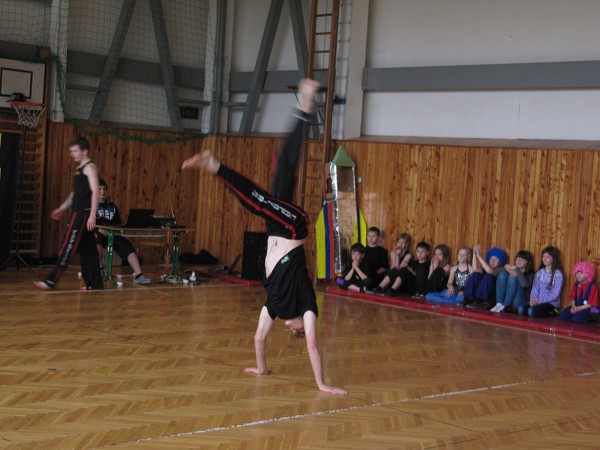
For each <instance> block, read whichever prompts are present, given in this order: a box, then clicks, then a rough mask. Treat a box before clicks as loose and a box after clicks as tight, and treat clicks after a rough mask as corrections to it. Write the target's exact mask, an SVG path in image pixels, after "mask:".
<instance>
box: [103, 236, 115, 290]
mask: <svg viewBox="0 0 600 450" xmlns="http://www.w3.org/2000/svg"><path fill="white" fill-rule="evenodd" d="M107 241H108V243H107V244H106V275H105V278H104V280H105V281H112V264H113V244H114V241H115V233H114V231H112V230H108V237H107Z"/></svg>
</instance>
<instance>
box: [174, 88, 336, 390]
mask: <svg viewBox="0 0 600 450" xmlns="http://www.w3.org/2000/svg"><path fill="white" fill-rule="evenodd" d="M318 87H319V84H318V83H317V82H316V81H314V80H303V81H301V82H300V84H299V86H298V90H299V102H300V111H297V114H295V116H296V117H297V118H298V121H297V123H296V125H295V127H294V129H293V131H292V133H291V134H290V135H289V136H288V138H287V140H286V142H285V144H284V146H283V148H282V149H281V152H280V154H279V158H278V161H277V167H276V169H275V175H274V177H273V183H272V193H269V192H267V191H265V190H264V189H263V188H261V187H259V186H257V185H256V184H255V183H254V182H252V181H251V180H249V179H247V178H245V177H244V176H242V175H240V174H239V173H237V172H235V171H233V170H232V169H230V168H229V167H227V166H225V165H224V164H221V163H220V162H219V161H217V160H216V159H215V158H214V156H213V155H212V154H211V153H210V151H205V152H203V153H199V154H197V155H195V156H193V157H191V158H190V159H188V160H186V161H185V162H184V163H183V167H182V168H183V169H191V168H201V169H204V170H206V171H208V172H210V173H213V174H216V175H217V176H218V177H219V178H220V179H221V181H223V182H224V183H225V185H226V186H227V187H228V188H229V189H230V190H231V191H232V192H233V193H234V194H235V195H236V196H237V197H238V199H239V200H240V202H241V203H242V205H243V206H244V207H245V208H246V209H248V210H249V211H250V212H252V213H253V214H256V215H258V216H260V217H263V218H264V219H265V222H266V228H267V235H268V243H267V256H266V259H265V275H266V276H265V279H264V280H263V286H264V287H265V289H266V291H267V301H266V303H265V306H263V308H262V310H261V313H260V317H259V320H258V327H257V329H256V333H255V335H254V346H255V350H256V364H257V367H249V368H247V369H245V370H246V372H251V373H255V374H258V375H267V374H268V373H269V369H268V368H267V359H266V338H267V336H268V334H269V332H270V331H271V327H272V326H273V322H274V320H275V318H276V317H279V318H280V319H283V320H284V321H285V324H286V325H287V326H288V328H289V329H290V330H291V331H292V332H293V333H294V334H295V335H305V337H306V345H307V348H308V355H309V358H310V362H311V365H312V369H313V373H314V376H315V380H316V382H317V386H318V387H319V389H320V390H321V391H325V392H330V393H333V394H346V393H347V392H346V391H345V390H343V389H340V388H336V387H333V386H328V385H327V384H325V380H324V377H323V366H322V362H321V354H320V352H319V344H318V339H317V314H318V308H317V302H316V296H315V291H314V288H313V285H312V283H311V281H310V278H309V277H308V271H307V270H306V260H305V256H304V246H303V244H304V239H305V238H306V236H307V235H308V218H307V215H306V213H305V212H304V211H303V210H302V209H301V208H300V207H298V206H296V205H294V204H292V203H291V201H292V199H293V193H294V185H295V182H296V167H297V165H298V159H299V153H300V147H301V144H302V139H303V136H304V125H305V124H306V123H307V122H309V120H310V113H311V112H312V110H313V108H314V95H315V93H316V91H317V89H318Z"/></svg>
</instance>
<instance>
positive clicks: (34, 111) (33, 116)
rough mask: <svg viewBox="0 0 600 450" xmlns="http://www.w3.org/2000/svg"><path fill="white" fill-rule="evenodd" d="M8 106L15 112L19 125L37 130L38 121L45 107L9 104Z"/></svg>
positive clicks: (20, 103) (39, 104) (35, 104)
mask: <svg viewBox="0 0 600 450" xmlns="http://www.w3.org/2000/svg"><path fill="white" fill-rule="evenodd" d="M10 106H11V107H12V109H14V110H15V111H16V112H17V116H18V118H19V125H23V126H26V127H27V128H31V129H32V130H33V129H35V128H37V124H38V120H39V119H40V117H41V116H42V114H44V111H46V105H44V104H43V103H32V102H10Z"/></svg>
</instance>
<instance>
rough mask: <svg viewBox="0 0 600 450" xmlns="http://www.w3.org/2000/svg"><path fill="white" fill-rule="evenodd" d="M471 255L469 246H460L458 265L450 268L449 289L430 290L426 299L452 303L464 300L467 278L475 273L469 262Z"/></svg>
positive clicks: (457, 257)
mask: <svg viewBox="0 0 600 450" xmlns="http://www.w3.org/2000/svg"><path fill="white" fill-rule="evenodd" d="M471 255H472V253H471V249H470V248H469V247H461V248H459V249H458V253H457V255H456V259H457V262H456V265H454V266H452V267H451V268H450V276H449V277H448V284H447V289H446V290H444V291H443V292H430V293H429V294H427V295H426V296H425V299H426V300H429V301H432V302H438V303H451V304H457V303H459V302H460V301H462V299H463V294H464V293H463V291H464V288H465V286H466V284H467V280H468V279H469V276H470V274H472V273H473V266H472V265H471V264H470V263H469V261H470V260H471Z"/></svg>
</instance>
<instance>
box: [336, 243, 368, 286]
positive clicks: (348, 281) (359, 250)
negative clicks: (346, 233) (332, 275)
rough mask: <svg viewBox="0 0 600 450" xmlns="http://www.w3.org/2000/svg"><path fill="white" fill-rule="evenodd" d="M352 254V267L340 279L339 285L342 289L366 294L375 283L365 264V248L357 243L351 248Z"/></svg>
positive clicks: (338, 280) (338, 279)
mask: <svg viewBox="0 0 600 450" xmlns="http://www.w3.org/2000/svg"><path fill="white" fill-rule="evenodd" d="M350 251H351V253H352V265H351V267H350V269H349V270H348V272H346V274H345V275H344V276H343V277H338V278H337V280H336V282H337V285H338V286H339V287H340V288H342V289H349V290H351V291H357V292H365V289H369V288H371V287H373V281H372V280H371V278H369V276H368V273H369V272H370V270H369V267H368V265H367V264H366V262H365V247H364V246H363V245H362V244H360V243H356V244H354V245H352V247H350Z"/></svg>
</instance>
